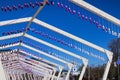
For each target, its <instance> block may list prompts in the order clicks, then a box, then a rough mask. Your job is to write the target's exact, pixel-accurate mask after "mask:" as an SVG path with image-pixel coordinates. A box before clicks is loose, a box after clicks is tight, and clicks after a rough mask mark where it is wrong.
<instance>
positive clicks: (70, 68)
mask: <svg viewBox="0 0 120 80" xmlns="http://www.w3.org/2000/svg"><path fill="white" fill-rule="evenodd" d="M72 67H73V65H71V64H68V68H69V70H68V72H67V75H66V78H65V80H68V78H69V75H70V72H71V70H72Z"/></svg>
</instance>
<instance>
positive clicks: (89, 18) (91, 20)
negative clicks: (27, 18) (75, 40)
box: [1, 1, 120, 37]
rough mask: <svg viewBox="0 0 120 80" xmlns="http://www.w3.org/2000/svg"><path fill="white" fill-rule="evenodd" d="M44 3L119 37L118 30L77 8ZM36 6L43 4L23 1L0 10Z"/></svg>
mask: <svg viewBox="0 0 120 80" xmlns="http://www.w3.org/2000/svg"><path fill="white" fill-rule="evenodd" d="M46 4H47V5H52V6H53V5H57V6H58V8H62V9H64V10H65V11H66V12H69V13H70V14H73V15H77V17H78V18H79V19H82V20H85V21H88V22H90V23H91V24H94V25H95V26H96V27H97V28H99V29H101V30H103V31H104V32H107V33H109V34H112V35H113V36H117V37H120V33H119V32H116V31H113V30H112V29H110V28H108V27H107V26H105V25H103V24H101V23H99V21H97V20H95V19H94V18H93V17H88V16H87V15H85V14H81V12H80V11H78V10H75V9H71V7H70V6H68V5H66V4H63V3H62V2H55V1H46ZM37 6H43V2H37V1H36V2H34V3H33V2H29V3H24V4H23V5H21V4H18V5H17V6H15V5H13V6H11V7H10V6H7V7H1V10H2V11H3V12H6V11H13V10H15V11H17V10H18V9H24V8H30V7H32V8H35V7H37Z"/></svg>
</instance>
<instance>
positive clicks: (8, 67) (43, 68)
mask: <svg viewBox="0 0 120 80" xmlns="http://www.w3.org/2000/svg"><path fill="white" fill-rule="evenodd" d="M4 53H5V52H4ZM20 60H22V61H23V62H26V61H25V60H24V59H23V58H20ZM4 62H5V61H4ZM23 62H22V63H23ZM27 62H29V61H27ZM29 63H31V62H29ZM5 64H7V63H6V62H5ZM31 64H34V63H31ZM3 65H4V64H3ZM17 65H19V66H17ZM36 66H37V67H41V66H42V65H39V66H38V65H36ZM19 67H20V63H18V64H15V65H12V66H7V67H6V66H5V68H7V69H8V70H11V68H14V70H15V69H16V70H17V72H18V71H19ZM33 67H34V66H33ZM37 67H34V68H35V69H37V70H42V71H43V73H44V74H45V72H46V70H47V71H49V72H50V73H51V74H52V72H53V71H52V70H51V69H47V68H46V67H41V68H42V69H41V68H40V69H39V68H37ZM28 68H29V67H28ZM21 69H22V67H21ZM53 69H55V68H53ZM33 70H34V69H33ZM19 72H21V71H19ZM40 72H41V71H40ZM45 75H50V74H48V73H46V74H45ZM50 77H53V75H51V76H50Z"/></svg>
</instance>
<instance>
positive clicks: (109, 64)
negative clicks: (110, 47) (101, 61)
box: [102, 51, 113, 80]
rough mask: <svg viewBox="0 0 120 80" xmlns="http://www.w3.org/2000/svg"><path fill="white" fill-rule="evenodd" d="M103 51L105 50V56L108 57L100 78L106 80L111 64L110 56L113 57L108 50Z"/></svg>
mask: <svg viewBox="0 0 120 80" xmlns="http://www.w3.org/2000/svg"><path fill="white" fill-rule="evenodd" d="M105 52H106V54H107V57H108V62H107V64H106V68H105V71H104V75H103V77H102V80H107V75H108V73H109V69H110V66H111V63H112V58H113V53H112V52H108V51H105Z"/></svg>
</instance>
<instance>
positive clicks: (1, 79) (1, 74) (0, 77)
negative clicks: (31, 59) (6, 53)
mask: <svg viewBox="0 0 120 80" xmlns="http://www.w3.org/2000/svg"><path fill="white" fill-rule="evenodd" d="M0 80H6V77H5V73H4V70H3V67H2V62H1V57H0Z"/></svg>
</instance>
